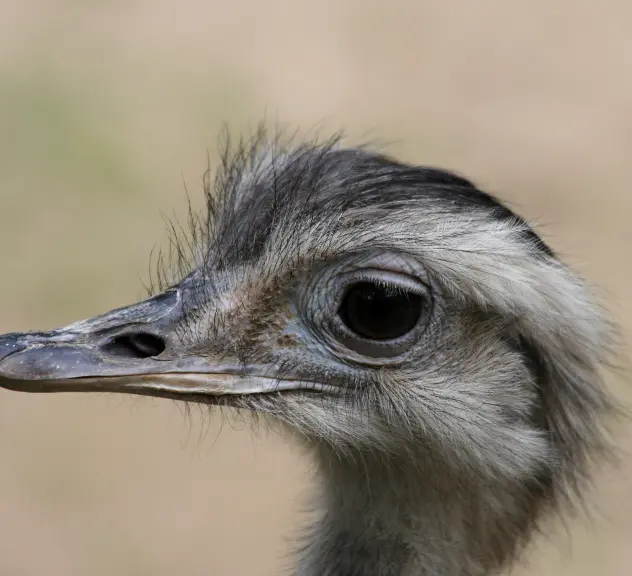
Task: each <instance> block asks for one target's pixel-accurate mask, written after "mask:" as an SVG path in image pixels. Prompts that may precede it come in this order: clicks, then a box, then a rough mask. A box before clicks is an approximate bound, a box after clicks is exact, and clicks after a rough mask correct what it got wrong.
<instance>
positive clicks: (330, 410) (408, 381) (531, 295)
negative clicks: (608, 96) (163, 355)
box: [159, 131, 616, 576]
mask: <svg viewBox="0 0 632 576" xmlns="http://www.w3.org/2000/svg"><path fill="white" fill-rule="evenodd" d="M225 150H226V151H225V154H224V156H223V162H222V165H221V166H220V168H219V171H218V172H217V175H216V177H215V181H214V184H213V185H211V184H210V182H208V181H207V186H206V199H207V214H206V215H205V218H202V219H197V218H196V217H195V216H193V215H191V227H192V233H191V235H190V237H189V238H190V239H189V241H188V244H182V243H181V242H180V241H179V240H178V239H176V240H175V242H174V246H175V247H176V251H175V252H176V255H177V256H178V257H179V260H178V261H179V266H178V273H179V274H180V275H187V276H189V277H190V279H191V282H192V285H193V286H195V287H196V288H195V290H194V291H193V292H192V294H193V296H192V300H191V301H189V302H187V306H188V310H189V313H188V315H187V318H186V320H185V321H184V322H183V323H182V326H181V337H182V339H185V340H188V341H189V343H190V345H191V346H192V347H194V348H195V349H196V350H197V351H198V353H208V354H213V355H215V356H217V355H222V354H223V355H227V354H230V355H232V356H234V357H236V358H238V359H239V361H240V362H242V364H243V365H244V366H252V365H257V364H260V365H263V364H274V365H275V366H278V367H280V369H281V373H283V369H284V368H287V370H288V372H289V371H290V369H291V371H292V374H293V375H294V376H296V374H297V373H300V374H301V375H303V376H304V377H305V379H306V380H309V381H313V382H319V383H322V384H326V385H328V386H331V387H332V388H333V389H335V390H337V393H336V394H324V395H323V394H317V393H314V392H312V391H309V390H305V391H303V392H302V393H298V392H295V393H278V394H273V395H261V396H244V397H242V398H240V399H238V400H232V405H233V406H237V407H241V408H248V409H251V410H255V411H258V412H263V413H267V414H270V415H272V416H273V417H275V418H276V419H278V420H280V421H281V422H283V423H284V424H286V425H287V426H288V427H289V428H290V429H292V430H294V431H295V432H298V433H299V434H300V435H301V436H302V437H303V438H305V439H306V440H307V442H308V443H309V444H310V445H312V446H314V447H315V448H316V451H317V453H318V455H319V461H320V463H321V465H322V468H323V474H324V475H325V477H326V490H325V493H324V495H323V499H324V502H325V503H326V504H328V506H327V510H328V511H327V512H326V513H325V515H324V517H323V519H322V521H321V523H320V524H319V525H318V526H317V527H316V528H315V535H316V538H315V539H314V540H313V541H312V542H311V543H310V544H308V545H306V547H305V550H304V551H303V554H304V566H305V568H304V570H305V574H314V575H315V574H319V575H321V576H322V575H326V574H331V575H333V574H337V575H343V576H345V575H347V576H350V575H351V574H364V572H361V571H360V570H361V568H360V564H361V563H362V562H366V563H367V566H368V565H369V563H371V562H373V565H374V566H377V564H376V563H379V562H382V563H383V566H382V564H380V566H382V569H383V572H380V574H382V573H384V574H403V573H405V570H409V571H410V572H406V573H411V574H413V573H420V574H446V575H453V574H467V575H476V574H486V573H488V572H489V571H490V570H494V569H496V568H498V567H500V566H503V565H505V564H506V563H507V562H508V561H509V560H511V559H512V558H513V556H514V555H515V553H516V552H517V551H519V549H520V547H521V545H522V543H523V542H524V541H525V539H526V538H527V537H528V536H529V535H530V534H531V532H532V531H533V530H534V529H535V528H537V526H538V521H539V520H540V518H541V517H542V515H543V513H544V512H546V511H548V510H555V509H558V506H559V505H560V504H563V503H570V502H571V501H574V500H575V498H576V497H577V496H581V494H582V493H583V490H584V489H585V488H586V482H587V479H588V471H589V466H590V464H591V462H592V461H593V459H595V458H602V457H607V456H608V455H609V454H610V449H609V446H608V442H607V435H606V426H605V425H606V423H607V421H608V416H610V415H611V414H613V413H614V412H615V411H616V407H615V402H614V400H613V399H612V398H611V397H610V395H609V393H608V391H607V389H606V386H605V385H604V383H603V381H602V370H603V369H604V367H607V365H608V361H609V355H610V353H611V352H612V350H613V345H614V337H613V330H612V326H611V324H610V323H609V322H608V320H607V319H606V315H605V313H604V311H603V310H602V309H601V307H600V306H599V305H598V303H597V302H596V301H595V299H594V298H593V296H592V295H591V294H590V293H589V290H588V288H587V286H586V284H585V283H584V282H583V281H582V280H581V279H579V278H578V277H577V276H576V275H575V274H573V273H572V272H571V271H570V270H569V269H568V268H567V267H566V266H565V265H563V264H562V263H561V262H560V261H559V260H558V259H557V258H556V256H555V255H554V253H553V252H552V251H551V250H550V249H549V248H548V247H547V246H546V245H545V243H544V242H543V241H542V240H541V239H540V238H539V236H538V235H537V234H536V233H535V232H534V231H533V230H532V229H531V227H530V226H529V225H528V224H527V223H526V222H525V221H524V220H522V219H521V218H520V217H518V216H517V215H515V214H514V213H513V212H511V211H510V210H509V209H507V208H506V207H504V206H503V205H502V204H501V203H500V202H499V201H498V200H497V199H495V198H494V197H492V196H490V195H488V194H486V193H484V192H482V191H481V190H479V189H477V188H476V187H475V186H474V185H473V184H472V183H470V182H469V181H467V180H465V179H464V178H462V177H459V176H456V175H454V174H451V173H448V172H445V171H442V170H437V169H430V168H425V167H417V166H409V165H405V164H402V163H399V162H397V161H395V160H392V159H390V158H387V157H385V156H383V155H381V154H378V153H374V152H371V151H369V150H367V149H364V148H356V149H343V148H342V146H341V142H340V139H339V138H333V139H331V140H329V141H326V142H324V143H320V144H318V143H308V144H298V145H295V144H293V143H291V142H283V140H282V138H280V137H276V136H273V137H269V136H267V135H266V133H265V131H261V132H260V133H258V134H257V136H256V137H255V138H254V140H253V141H252V142H247V143H244V142H241V143H239V144H238V145H237V146H236V147H235V148H234V149H232V148H231V146H230V145H227V146H226V149H225ZM183 246H185V247H186V249H184V248H183ZM188 254H192V255H193V259H192V260H189V259H188V258H187V255H188ZM187 266H190V267H188V268H187ZM376 270H377V272H375V271H376ZM367 271H369V272H367ZM353 274H355V275H357V277H358V278H365V279H366V278H371V279H373V278H374V277H375V274H378V275H379V274H394V275H397V278H399V279H401V278H402V277H410V278H412V280H411V282H415V285H416V286H417V287H418V288H415V289H419V290H420V294H421V295H422V296H423V299H424V309H423V312H422V314H423V318H422V322H421V324H422V326H421V328H420V330H419V333H418V334H417V335H416V336H415V338H414V339H411V340H410V341H409V342H408V344H406V343H404V344H401V345H400V344H398V346H399V348H398V349H397V350H395V349H393V350H386V349H384V353H383V354H382V353H381V352H380V353H376V352H375V351H374V350H373V349H371V350H370V351H369V352H367V350H368V349H367V348H366V347H365V348H361V349H359V348H357V347H355V345H350V344H349V341H348V340H344V339H342V340H341V332H340V330H342V329H339V328H338V327H337V325H334V324H332V321H331V318H332V317H333V316H335V315H336V314H337V303H336V302H337V301H336V297H337V296H336V295H337V294H340V293H342V291H343V288H344V286H343V284H344V281H343V280H342V279H343V278H346V277H348V276H349V275H353ZM371 274H374V276H371ZM367 275H368V276H367ZM398 281H399V280H398ZM159 287H161V288H162V287H164V286H159ZM209 342H212V344H209ZM208 347H211V348H212V349H209V348H208ZM200 351H201V352H200ZM402 506H404V507H403V508H402ZM360 524H361V525H360ZM367 534H368V536H367ZM345 538H346V539H347V540H348V541H346V540H345ZM366 538H368V539H369V540H370V541H371V542H373V543H374V544H375V545H376V546H377V547H379V546H378V544H379V545H382V544H383V547H382V549H381V554H382V556H381V560H380V559H375V558H373V557H372V556H371V554H372V552H371V551H370V550H369V551H367V550H364V552H362V550H363V548H362V547H363V546H365V545H366V542H365V541H364V540H363V539H366ZM380 543H382V544H380ZM354 546H355V548H354ZM350 550H351V551H353V550H355V552H350ZM336 554H337V556H336ZM345 554H346V556H345ZM354 554H355V556H354ZM362 554H364V557H365V560H363V561H361V560H359V559H358V558H359V557H360V556H362ZM334 557H337V558H338V560H336V561H335V562H334V563H331V562H333V560H331V559H332V558H334ZM328 562H329V563H328ZM336 562H337V563H336ZM398 562H399V564H401V566H399V568H397V570H399V571H396V568H392V567H393V566H396V564H398ZM359 563H360V564H359ZM415 570H417V571H418V572H415ZM367 573H375V572H370V571H369V572H367Z"/></svg>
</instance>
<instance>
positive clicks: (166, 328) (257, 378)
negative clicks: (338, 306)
mask: <svg viewBox="0 0 632 576" xmlns="http://www.w3.org/2000/svg"><path fill="white" fill-rule="evenodd" d="M184 293H185V288H184V287H183V286H182V285H181V286H180V287H177V288H174V289H171V290H168V291H166V292H164V293H162V294H160V295H158V296H155V297H153V298H150V299H149V300H146V301H144V302H141V303H139V304H134V305H132V306H127V307H124V308H119V309H116V310H112V311H111V312H108V313H106V314H103V315H101V316H96V317H94V318H91V319H89V320H85V321H82V322H78V323H76V324H72V325H70V326H66V327H64V328H60V329H56V330H51V331H49V332H26V333H12V334H5V335H3V336H0V387H3V388H8V389H12V390H20V391H24V392H62V391H75V392H88V391H102V392H124V393H129V394H141V395H148V396H159V397H167V398H177V399H180V398H188V399H190V400H194V401H195V400H197V401H208V400H209V396H220V395H226V394H230V395H233V394H253V393H264V392H272V391H278V390H283V389H296V388H298V387H305V384H307V383H305V382H299V381H298V380H293V379H287V377H286V378H284V379H280V378H278V375H276V376H275V371H274V369H273V368H271V367H266V366H251V367H244V366H243V365H240V364H239V363H237V362H236V361H230V360H226V359H222V360H220V359H214V358H212V357H208V356H206V355H201V354H199V353H198V354H194V353H191V351H190V350H189V351H187V349H186V346H183V344H182V342H180V341H178V338H177V332H178V330H177V326H178V323H179V322H180V321H181V320H182V316H183V312H182V311H183V306H182V298H183V294H184Z"/></svg>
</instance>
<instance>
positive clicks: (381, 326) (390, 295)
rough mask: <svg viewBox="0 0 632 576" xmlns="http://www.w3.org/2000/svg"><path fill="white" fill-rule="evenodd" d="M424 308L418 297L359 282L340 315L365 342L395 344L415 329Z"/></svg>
mask: <svg viewBox="0 0 632 576" xmlns="http://www.w3.org/2000/svg"><path fill="white" fill-rule="evenodd" d="M422 304H423V302H422V297H421V296H419V295H418V294H413V293H412V292H406V291H403V290H396V289H394V288H390V287H388V286H380V285H378V284H374V283H372V282H358V283H357V284H354V285H353V286H352V287H351V288H350V289H349V290H348V291H347V293H346V295H345V297H344V299H343V301H342V304H341V305H340V310H339V314H340V317H341V318H342V321H343V322H344V323H345V324H346V325H347V327H348V328H349V329H350V330H352V331H353V332H355V333H356V334H358V335H359V336H362V337H363V338H369V339H371V340H393V339H394V338H398V337H400V336H403V335H404V334H407V333H408V332H410V331H411V330H412V329H413V328H414V327H415V325H416V324H417V322H418V321H419V317H420V316H421V308H422Z"/></svg>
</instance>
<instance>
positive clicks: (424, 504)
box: [298, 454, 541, 576]
mask: <svg viewBox="0 0 632 576" xmlns="http://www.w3.org/2000/svg"><path fill="white" fill-rule="evenodd" d="M321 464H322V465H323V476H324V478H325V482H324V486H323V492H322V493H321V499H320V506H321V507H322V509H323V512H322V514H321V516H320V518H319V520H318V521H317V522H316V524H315V525H314V527H313V528H312V531H311V533H310V538H309V540H308V543H307V545H306V546H305V547H304V549H303V551H302V557H301V562H300V564H299V570H298V576H369V575H371V576H376V575H378V576H430V575H432V576H491V575H493V574H497V573H498V571H499V570H500V569H501V568H503V567H506V566H507V565H508V564H509V563H510V562H511V561H512V560H513V559H514V557H515V555H516V554H517V552H518V551H519V549H520V547H521V544H522V543H523V542H525V541H526V537H527V536H528V535H529V534H530V533H531V531H532V529H533V518H535V517H537V516H538V509H539V506H540V502H541V493H540V494H539V491H540V489H539V487H538V485H537V484H533V485H531V486H529V483H528V482H525V481H524V480H522V481H520V482H519V481H514V482H509V481H507V480H506V479H505V480H503V481H495V482H494V481H490V480H489V479H486V480H485V481H483V479H481V478H473V477H468V478H463V477H462V476H460V475H458V474H456V473H455V472H454V471H450V470H447V469H445V468H443V469H441V466H440V465H439V464H438V463H433V464H432V465H428V468H427V469H420V468H419V467H418V466H411V465H409V464H408V463H405V462H402V461H400V460H398V459H389V460H388V461H386V460H384V459H382V458H380V457H379V456H376V455H375V454H368V455H366V454H365V455H358V457H357V458H355V459H354V460H353V461H350V460H340V459H339V457H338V456H335V455H333V454H329V455H328V456H327V457H324V458H321Z"/></svg>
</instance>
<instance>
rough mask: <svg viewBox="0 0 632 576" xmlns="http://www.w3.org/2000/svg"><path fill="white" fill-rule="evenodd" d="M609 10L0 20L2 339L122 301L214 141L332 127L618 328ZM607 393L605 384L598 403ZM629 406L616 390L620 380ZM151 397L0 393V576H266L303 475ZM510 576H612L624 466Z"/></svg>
mask: <svg viewBox="0 0 632 576" xmlns="http://www.w3.org/2000/svg"><path fill="white" fill-rule="evenodd" d="M631 18H632V4H631V3H629V2H626V1H625V0H622V1H620V2H616V1H605V2H601V3H597V2H590V1H588V0H586V1H583V0H575V1H571V0H557V1H550V0H530V1H529V2H506V1H504V0H479V1H478V2H469V1H467V0H453V1H451V2H444V1H442V0H411V1H409V2H407V1H393V2H376V1H370V0H356V1H342V2H341V1H339V0H318V1H313V2H302V1H294V2H291V1H290V0H287V1H285V2H281V1H276V0H266V1H265V2H260V1H257V0H249V1H244V0H242V1H235V0H231V1H228V0H224V1H217V0H204V1H201V0H198V1H193V0H183V1H180V2H173V1H169V0H126V1H123V0H118V1H117V0H111V1H109V2H108V1H97V0H92V1H86V0H81V1H80V0H1V1H0V247H1V249H0V254H1V259H0V266H1V268H0V270H1V276H0V332H8V331H15V330H27V329H34V328H50V327H54V326H56V325H61V324H66V323H69V322H71V321H74V320H76V319H80V318H83V317H86V316H91V315H93V314H96V313H98V312H101V311H105V310H107V309H109V308H111V307H115V306H118V305H122V304H125V303H128V302H130V301H132V300H134V299H136V298H138V297H141V296H142V295H143V289H142V282H146V281H147V279H148V277H149V270H148V261H149V253H150V252H151V250H152V248H153V247H155V246H156V245H158V244H160V243H161V242H164V240H165V238H166V234H165V227H164V222H163V219H162V216H161V213H166V214H167V215H172V214H176V215H178V214H180V215H182V214H183V213H184V210H185V207H186V196H185V187H186V188H187V189H188V191H189V194H190V195H191V197H192V200H193V202H194V204H198V205H199V204H200V199H201V176H202V173H203V171H204V169H205V168H206V163H207V157H210V159H211V162H213V159H214V158H215V154H216V142H217V136H218V133H219V132H220V130H221V128H222V126H223V125H224V123H228V125H229V127H230V128H231V130H232V131H233V132H235V133H240V132H244V131H249V130H250V129H252V128H253V127H254V126H255V125H256V123H257V122H258V121H259V120H261V119H262V118H263V117H265V118H267V119H268V121H270V122H272V123H274V122H279V123H281V124H286V125H288V126H290V127H292V128H299V129H301V130H303V131H307V130H310V129H312V128H314V127H315V126H317V125H318V126H320V128H321V132H322V133H323V134H327V133H328V132H330V131H334V130H338V129H340V128H344V129H346V131H347V133H348V134H349V135H350V137H351V139H352V140H354V141H356V142H357V141H358V140H360V139H362V138H369V139H377V140H379V141H381V142H386V143H387V144H388V146H387V147H386V150H387V151H388V152H390V153H391V154H394V155H397V156H399V157H401V158H402V159H405V160H408V161H412V162H417V163H427V164H434V165H438V166H441V167H445V168H450V169H454V170H457V171H459V172H461V173H463V174H465V175H466V176H468V177H470V178H472V179H474V180H475V181H476V182H477V183H478V184H479V185H481V186H482V187H483V188H485V189H488V190H490V191H491V192H493V193H496V194H498V195H499V196H500V197H501V198H503V199H505V200H506V201H508V202H509V203H510V204H511V205H512V206H513V207H514V208H515V209H516V210H518V211H519V212H520V213H521V214H523V215H524V216H526V217H528V218H531V219H535V220H536V222H538V223H539V230H540V232H541V233H542V234H543V235H544V237H545V238H546V239H547V240H548V241H549V242H550V243H551V245H552V246H553V247H554V248H555V249H556V250H557V251H559V252H560V253H561V254H562V255H563V256H564V258H565V259H566V261H567V262H569V263H571V264H573V265H574V266H576V267H578V269H579V270H580V271H581V272H582V273H583V274H584V275H585V276H586V277H587V278H588V279H589V280H590V281H591V282H593V283H595V284H596V285H598V286H599V287H600V288H601V289H602V292H603V294H604V295H605V296H606V298H607V299H608V301H609V302H610V304H611V308H612V310H613V311H614V313H615V316H616V318H617V319H618V320H619V321H620V322H621V324H622V326H623V329H624V331H625V332H626V333H627V332H629V329H630V328H631V327H632V291H631V290H630V288H629V286H630V282H631V281H632V265H631V263H630V262H631V260H630V256H629V253H630V249H631V248H632V224H631V216H632V195H631V193H630V182H631V180H632V162H631V161H630V152H631V150H632V72H631V71H630V54H631V53H632V35H630V33H629V22H630V19H631ZM613 386H617V384H616V383H613ZM617 388H618V392H619V393H620V394H622V395H623V396H624V397H626V395H627V398H628V399H632V391H631V390H630V389H627V390H626V389H625V387H624V386H621V385H620V386H617ZM224 428H225V429H224V430H222V431H221V434H220V426H219V422H213V423H211V425H208V424H207V423H206V421H205V419H204V418H200V416H199V414H196V413H195V411H193V413H192V414H190V415H188V416H187V415H186V414H184V413H183V411H182V409H181V408H179V407H178V406H177V405H176V404H175V403H173V402H170V401H158V400H155V401H154V400H148V399H138V400H135V399H131V398H124V399H121V398H115V397H108V396H99V395H94V396H91V395H87V396H72V395H59V396H51V397H45V396H26V395H20V394H17V393H12V392H7V391H2V390H0V576H42V575H44V574H45V575H47V576H62V575H63V576H106V575H112V574H116V575H134V576H136V575H138V576H140V575H148V576H149V575H152V576H162V575H164V576H167V575H173V574H181V575H183V576H198V575H199V576H202V575H208V574H213V575H221V576H240V575H246V574H257V575H270V576H272V575H274V574H279V573H282V571H283V570H285V569H286V568H287V567H288V566H289V565H290V563H289V560H288V557H287V552H288V550H289V542H290V540H291V537H292V535H293V534H295V532H296V528H297V527H298V525H299V524H300V522H301V516H300V514H299V512H298V504H300V503H301V502H302V498H303V496H304V495H305V491H306V490H307V489H308V487H309V481H310V475H311V471H310V467H309V462H308V461H307V460H306V459H305V457H304V455H303V454H301V453H300V451H299V450H298V449H296V448H295V447H293V445H292V443H291V442H289V441H288V440H285V439H283V438H278V437H272V436H271V437H267V436H265V435H264V436H261V437H258V438H254V437H253V436H252V435H251V434H250V432H249V431H248V430H247V429H246V427H244V429H243V430H242V429H234V428H231V427H224ZM630 438H631V437H630V436H629V435H626V434H625V433H624V434H622V436H621V438H620V440H619V444H620V446H621V448H622V449H623V454H624V455H623V462H622V466H621V469H620V470H619V471H618V472H616V473H613V472H608V471H606V470H604V471H599V473H598V482H597V490H596V494H595V496H594V498H595V500H596V503H597V504H598V507H599V508H598V509H599V514H598V515H597V517H596V518H595V519H594V520H593V522H592V523H588V522H585V521H577V522H571V523H570V525H569V526H570V529H569V530H568V531H566V532H565V531H564V530H561V529H560V530H557V531H556V532H555V533H556V534H557V536H556V537H555V538H546V539H542V541H539V542H536V544H535V545H534V546H533V550H532V551H530V554H529V558H528V560H529V563H528V566H527V567H526V568H524V570H523V569H521V570H519V571H518V573H520V574H521V575H525V576H526V575H531V576H533V575H536V574H537V575H546V576H553V575H560V576H562V575H571V574H572V575H573V576H584V575H586V576H588V575H593V574H596V573H598V574H600V575H601V576H624V575H629V574H630V573H631V572H632V546H630V543H632V504H631V502H632V498H631V497H630V496H631V495H632V456H628V453H629V449H630V448H631V447H632V440H631V439H630Z"/></svg>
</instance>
